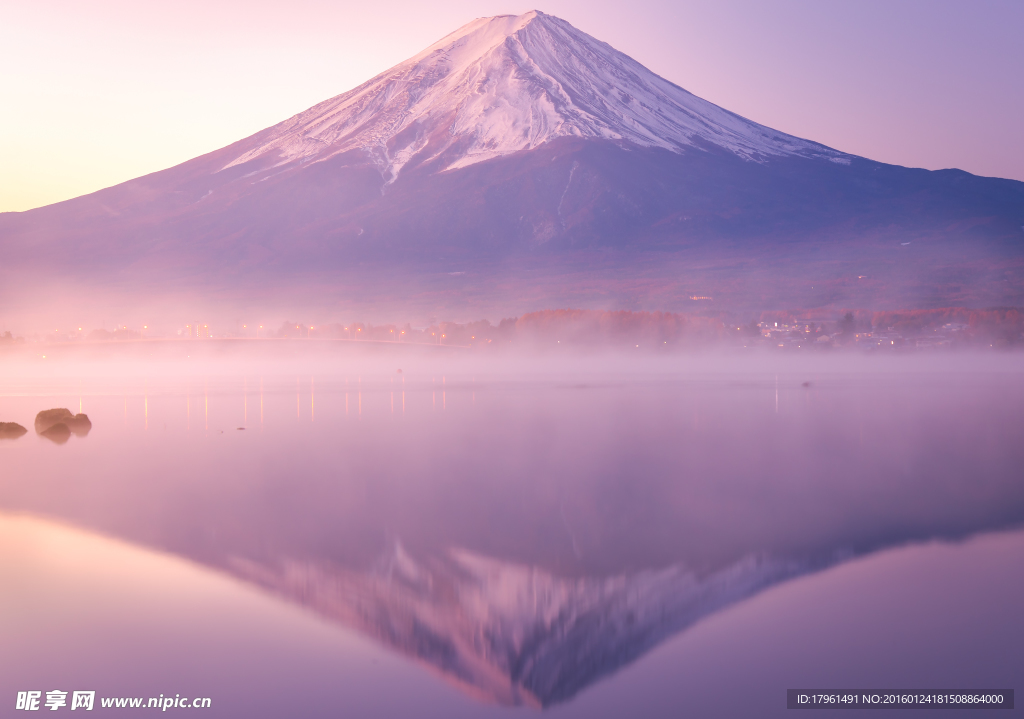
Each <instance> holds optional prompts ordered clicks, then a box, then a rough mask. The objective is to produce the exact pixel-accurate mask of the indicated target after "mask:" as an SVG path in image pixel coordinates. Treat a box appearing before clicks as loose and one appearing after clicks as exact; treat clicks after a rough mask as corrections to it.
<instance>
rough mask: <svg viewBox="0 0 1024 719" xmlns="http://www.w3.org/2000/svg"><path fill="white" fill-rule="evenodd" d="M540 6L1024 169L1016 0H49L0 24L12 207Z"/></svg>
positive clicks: (1001, 172)
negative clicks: (475, 23)
mask: <svg viewBox="0 0 1024 719" xmlns="http://www.w3.org/2000/svg"><path fill="white" fill-rule="evenodd" d="M534 7H536V8H537V9H540V10H543V11H545V12H548V13H550V14H553V15H558V16H559V17H562V18H564V19H566V20H568V21H569V22H571V23H573V24H574V25H576V26H577V27H578V28H580V29H582V30H584V31H585V32H588V33H590V34H591V35H594V36H595V37H597V38H599V39H601V40H604V41H606V42H608V43H610V44H611V45H613V46H615V47H616V48H618V49H619V50H621V51H623V52H625V53H627V54H629V55H632V56H633V57H634V58H636V59H637V60H639V61H640V62H642V63H644V64H645V65H647V66H648V67H649V68H651V69H652V70H654V71H655V72H657V73H659V74H661V75H663V76H664V77H666V78H668V79H670V80H672V81H673V82H676V83H677V84H679V85H681V86H682V87H684V88H686V89H687V90H690V91H691V92H693V93H695V94H697V95H700V96H701V97H704V98H706V99H708V100H711V101H712V102H715V103H717V104H719V105H721V106H723V107H725V108H727V109H729V110H732V111H734V112H737V113H739V114H741V115H744V116H746V117H749V118H750V119H752V120H755V121H757V122H760V123H763V124H765V125H768V126H770V127H774V128H776V129H778V130H782V131H784V132H788V133H791V134H794V135H798V136H801V137H805V138H808V139H811V140H816V141H818V142H822V143H825V144H827V145H831V146H833V147H835V148H837V149H840V150H843V151H845V152H851V153H855V154H859V155H864V156H867V157H871V158H873V159H877V160H882V161H885V162H892V163H896V164H901V165H909V166H917V167H926V168H930V169H938V168H944V167H959V168H962V169H965V170H968V171H970V172H974V173H977V174H981V175H994V176H1001V177H1012V178H1016V179H1021V180H1024V133H1022V132H1021V129H1020V128H1021V126H1022V124H1024V91H1022V89H1021V88H1022V86H1024V83H1022V79H1021V78H1022V77H1024V42H1022V41H1021V38H1020V31H1021V28H1024V3H1021V2H1019V1H1018V0H989V1H985V2H975V3H966V2H946V1H940V0H927V1H925V0H901V1H900V2H896V3H894V2H891V1H888V2H878V1H875V0H858V2H846V3H839V2H822V1H820V0H813V1H805V0H789V1H784V2H764V1H763V0H733V1H731V2H724V1H721V0H720V1H718V2H680V1H679V0H673V1H671V2H667V1H665V0H637V1H636V2H632V3H622V2H621V1H615V2H612V0H585V1H584V0H550V1H549V2H547V3H545V4H541V5H537V4H535V3H534V4H531V5H515V4H512V5H509V4H508V3H499V2H492V1H490V0H484V1H479V0H477V1H474V2H470V1H469V0H450V1H449V2H445V3H443V4H438V3H429V4H427V3H419V2H411V1H410V0H378V2H374V3H346V2H337V1H333V2H328V1H326V0H289V2H287V3H284V2H275V1H271V0H246V1H245V2H242V1H241V0H229V1H224V2H216V1H212V0H175V1H174V2H170V1H168V0H150V1H149V2H146V3H139V2H135V0H85V1H81V0H80V1H78V2H72V1H68V0H37V1H36V2H32V3H18V4H16V5H15V4H9V5H8V6H7V7H6V8H5V10H4V21H3V23H0V67H3V68H4V71H3V72H2V73H0V97H2V98H3V108H4V112H2V113H0V211H3V210H24V209H28V208H31V207H36V206H39V205H44V204H48V203H51V202H56V201H59V200H63V199H67V198H69V197H74V196H76V195H80V194H84V193H86V192H91V191H93V190H96V189H99V188H101V187H106V186H109V185H112V184H116V183H118V182H122V181H124V180H128V179H131V178H132V177H137V176H139V175H142V174H145V173H148V172H153V171H155V170H160V169H163V168H165V167H169V166H171V165H174V164H177V163H179V162H183V161H185V160H187V159H189V158H191V157H194V156H196V155H199V154H202V153H204V152H208V151H210V150H214V149H216V148H218V147H221V146H223V145H226V144H228V143H230V142H232V141H234V140H237V139H240V138H242V137H244V136H246V135H249V134H251V133H253V132H256V131H257V130H260V129H262V128H264V127H267V126H269V125H272V124H274V123H276V122H278V121H280V120H283V119H285V118H286V117H288V116H290V115H292V114H294V113H296V112H298V111H300V110H303V109H305V108H306V107H308V106H310V105H313V104H315V103H317V102H319V101H321V100H324V99H327V98H329V97H331V96H333V95H336V94H338V93H341V92H344V91H345V90H348V89H350V88H352V87H354V86H355V85H358V84H360V83H361V82H363V81H364V80H367V79H369V78H370V77H372V76H373V75H375V74H376V73H378V72H380V71H382V70H385V69H387V68H388V67H390V66H392V65H394V64H395V63H397V62H400V61H401V60H404V59H405V58H407V57H409V56H411V55H413V54H415V53H417V52H418V51H420V50H421V49H423V48H424V47H426V46H427V45H429V44H430V43H432V42H434V41H436V40H438V39H439V38H441V37H442V36H444V35H446V34H447V33H449V32H451V31H452V30H454V29H456V28H457V27H459V26H460V25H462V24H464V23H465V22H468V21H469V20H471V19H473V18H475V17H479V16H482V15H496V14H502V13H517V14H518V13H521V12H525V11H526V10H529V9H533V8H534Z"/></svg>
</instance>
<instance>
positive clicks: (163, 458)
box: [0, 357, 1024, 717]
mask: <svg viewBox="0 0 1024 719" xmlns="http://www.w3.org/2000/svg"><path fill="white" fill-rule="evenodd" d="M401 361H402V364H405V365H406V366H405V367H403V372H402V373H398V372H397V371H396V369H397V368H396V367H395V366H394V365H396V364H398V360H394V361H393V360H392V359H388V358H387V357H384V358H381V357H377V358H373V359H367V358H362V359H358V360H356V359H352V358H347V359H346V358H337V359H331V360H325V359H323V358H321V359H318V360H316V361H312V360H309V361H305V360H301V359H292V360H289V361H287V362H275V363H270V362H246V361H241V360H239V359H238V358H234V359H223V360H218V361H211V362H207V363H205V364H203V365H196V364H188V363H184V362H178V363H174V362H162V363H158V364H141V363H134V364H131V363H128V364H117V363H113V364H110V363H107V364H90V365H89V366H88V367H79V366H75V365H74V363H68V362H66V363H64V364H61V365H52V366H47V365H45V363H42V362H38V363H35V364H27V365H23V366H18V368H17V371H16V372H9V373H8V374H7V375H6V376H5V377H4V379H3V380H2V381H0V390H2V391H0V395H2V396H0V421H17V422H20V423H21V424H23V425H25V426H26V427H29V428H30V431H29V434H27V435H26V436H24V437H21V438H20V439H16V440H4V441H2V442H0V463H2V466H3V471H2V475H0V571H2V576H3V577H4V580H3V582H2V583H0V609H2V612H0V637H2V645H3V649H2V652H0V702H4V703H8V704H10V706H12V707H13V702H14V701H15V696H16V693H17V692H18V691H23V690H42V691H43V692H45V691H49V690H53V689H61V690H65V691H73V690H95V691H96V692H97V696H98V697H122V696H123V697H145V698H148V697H156V696H158V695H160V694H163V695H165V696H174V695H176V694H180V695H182V696H186V697H197V696H198V697H210V698H211V704H212V706H211V708H210V709H209V710H205V711H204V712H203V714H204V716H225V717H264V716H265V717H288V716H381V717H398V716H402V717H408V716H417V717H420V716H422V717H430V716H437V717H470V716H480V715H488V714H494V713H500V714H501V715H502V716H509V712H510V711H518V712H533V711H536V710H538V709H541V710H543V711H545V712H547V713H551V714H555V715H562V714H564V715H574V716H587V717H594V716H598V717H601V716H607V717H619V716H680V715H682V714H683V713H693V714H694V715H699V716H776V715H777V716H784V715H786V714H787V710H786V709H785V708H784V707H785V689H786V688H787V687H878V688H882V687H889V688H939V687H950V688H986V687H987V688H995V687H1000V688H1018V689H1019V688H1020V687H1016V683H1017V681H1018V679H1019V677H1020V676H1021V675H1022V670H1024V650H1022V647H1024V618H1022V614H1021V611H1020V607H1021V604H1020V600H1021V597H1024V578H1022V576H1024V574H1022V570H1024V533H1022V532H1021V530H1020V527H1021V526H1022V521H1024V480H1022V474H1024V473H1022V469H1021V468H1022V467H1024V442H1022V441H1021V440H1022V432H1021V430H1022V428H1024V371H1021V363H1020V362H1019V361H1016V360H1015V358H1013V357H1002V358H994V359H993V358H981V359H969V360H965V359H963V358H961V359H958V360H956V361H953V360H948V361H930V362H913V363H912V362H910V361H901V362H896V361H891V360H885V361H882V360H878V361H875V362H862V363H860V364H856V365H854V366H851V365H849V363H846V364H842V363H840V362H835V361H833V362H816V363H814V364H808V363H805V364H802V365H774V366H766V365H765V364H764V363H759V362H757V361H747V362H736V361H732V362H725V363H718V362H715V361H712V360H706V359H705V360H702V361H700V362H699V363H698V362H695V361H689V360H686V361H684V360H659V361H657V362H655V361H651V362H648V363H646V364H644V363H640V364H637V363H633V364H630V365H616V364H615V363H613V362H610V361H606V362H599V361H580V362H570V361H561V362H559V363H558V364H557V365H555V366H546V365H541V364H539V363H529V364H527V365H523V366H514V365H507V366H506V365H502V366H500V367H499V366H497V365H495V364H493V363H491V364H487V363H484V364H477V365H473V364H470V363H467V362H457V361H455V360H450V361H445V360H438V359H434V360H430V361H428V360H426V359H422V358H421V359H415V358H403V359H402V360H401ZM50 407H68V408H69V409H72V410H73V411H75V412H78V411H80V410H81V411H84V412H86V413H87V414H88V415H89V417H90V418H91V419H92V422H93V429H92V431H91V432H90V433H89V434H88V436H86V437H77V436H72V437H71V438H70V439H69V440H68V441H67V442H66V443H63V444H58V443H55V442H52V441H50V440H47V439H45V438H42V437H39V436H37V435H36V434H35V432H34V431H32V429H31V425H32V420H33V418H34V416H35V413H36V412H38V411H39V410H42V409H47V408H50ZM240 428H242V429H240ZM44 697H45V694H44ZM97 702H98V700H97ZM510 707H512V709H510ZM64 710H67V708H65V709H64ZM97 710H98V711H101V709H100V707H99V706H97ZM106 711H108V712H112V713H115V714H118V715H131V714H133V713H142V714H150V713H152V710H149V711H146V710H145V709H143V710H139V711H137V712H132V711H131V710H129V709H121V710H116V711H115V710H114V709H109V710H106ZM172 711H183V710H177V709H172ZM959 714H960V715H963V712H959ZM4 715H6V714H4ZM918 715H921V714H920V713H918ZM985 715H986V716H987V714H985Z"/></svg>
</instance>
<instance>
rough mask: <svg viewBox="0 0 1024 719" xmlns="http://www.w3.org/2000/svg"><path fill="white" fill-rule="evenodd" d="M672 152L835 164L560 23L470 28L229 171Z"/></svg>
mask: <svg viewBox="0 0 1024 719" xmlns="http://www.w3.org/2000/svg"><path fill="white" fill-rule="evenodd" d="M565 136H575V137H583V138H600V139H607V140H624V141H627V142H630V143H633V144H636V145H641V146H644V147H661V148H665V149H668V150H673V151H680V150H682V149H684V148H687V147H694V146H695V145H697V144H698V143H709V144H711V145H716V146H718V147H721V148H725V149H727V150H730V151H732V152H734V153H736V154H737V155H740V156H742V157H745V158H748V159H757V158H760V157H765V156H772V155H802V156H820V157H824V158H828V159H833V160H836V161H839V162H845V161H846V160H845V159H844V156H843V155H842V154H841V153H838V152H835V151H833V150H829V149H827V148H825V147H823V146H821V145H817V144H815V143H812V142H808V141H806V140H801V139H799V138H796V137H792V136H789V135H785V134H783V133H780V132H776V131H774V130H771V129H769V128H767V127H764V126H762V125H758V124H756V123H753V122H750V121H749V120H746V119H744V118H742V117H739V116H738V115H734V114H732V113H730V112H727V111H725V110H723V109H722V108H720V107H718V106H716V105H713V104H711V103H710V102H707V101H705V100H702V99H700V98H698V97H695V96H694V95H691V94H690V93H688V92H686V91H685V90H683V89H682V88H680V87H678V86H676V85H673V84H672V83H670V82H668V81H667V80H665V79H663V78H661V77H659V76H657V75H655V74H654V73H652V72H651V71H650V70H648V69H647V68H645V67H643V66H642V65H640V64H639V63H638V62H636V61H635V60H632V59H631V58H629V57H627V56H626V55H623V54H622V53H620V52H618V51H616V50H615V49H613V48H612V47H610V46H609V45H607V44H605V43H603V42H600V41H598V40H595V39H594V38H592V37H590V36H589V35H587V34H585V33H582V32H580V31H579V30H577V29H576V28H574V27H573V26H572V25H570V24H569V23H567V22H565V21H564V20H559V19H558V18H555V17H552V16H550V15H544V14H543V13H540V12H536V11H534V12H529V13H526V14H525V15H519V16H512V15H505V16H499V17H493V18H480V19H478V20H474V21H473V22H471V23H469V24H468V25H465V26H464V27H462V28H460V29H459V30H457V31H455V32H454V33H452V34H451V35H449V36H447V37H445V38H444V39H442V40H441V41H439V42H438V43H436V44H434V45H432V46H430V47H429V48H427V49H426V50H424V51H423V52H421V53H420V54H419V55H416V56H415V57H413V58H411V59H409V60H407V61H405V62H403V63H401V64H399V65H397V66H395V67H393V68H392V69H390V70H388V71H387V72H384V73H383V74H381V75H378V76H377V77H375V78H373V79H372V80H370V81H369V82H367V83H365V84H363V85H361V86H360V87H357V88H355V89H354V90H351V91H349V92H346V93H344V94H342V95H339V96H337V97H335V98H332V99H330V100H327V101H325V102H322V103H320V104H319V105H316V106H314V107H312V108H310V109H309V110H306V111H305V112H303V113H300V114H298V115H296V116H295V117H292V118H290V119H289V120H286V121H284V122H282V123H280V124H279V125H276V126H275V127H273V128H270V129H269V131H268V134H267V135H266V136H265V137H263V138H262V139H261V141H260V144H259V145H258V146H256V147H254V148H252V149H250V150H249V151H248V152H246V153H244V154H243V155H241V156H239V157H237V158H236V159H234V160H233V161H232V162H231V163H229V165H228V166H229V167H230V166H231V165H236V164H240V163H243V162H247V161H248V160H251V159H254V158H256V157H259V156H261V155H264V154H267V153H273V154H272V156H276V158H277V161H278V162H280V163H287V162H290V161H293V160H300V159H301V160H303V161H315V160H322V159H326V158H328V157H331V156H333V155H336V154H338V153H341V152H345V151H348V150H355V149H361V150H365V151H367V152H369V153H370V154H371V156H372V157H373V158H374V160H375V162H377V164H378V166H379V167H380V168H381V170H382V172H383V174H384V175H385V177H386V178H387V179H388V180H394V179H395V178H396V177H397V176H398V173H399V171H400V170H401V168H402V167H403V166H404V165H406V164H407V163H409V162H410V161H412V160H413V159H414V158H415V159H416V160H417V162H429V161H431V160H434V159H438V160H439V161H440V162H439V165H438V169H451V168H458V167H465V166H467V165H471V164H473V163H476V162H480V161H481V160H486V159H489V158H492V157H497V156H501V155H507V154H510V153H513V152H518V151H520V150H526V149H532V148H535V147H537V146H538V145H541V144H543V143H545V142H548V141H549V140H553V139H555V138H558V137H565Z"/></svg>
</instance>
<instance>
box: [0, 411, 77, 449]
mask: <svg viewBox="0 0 1024 719" xmlns="http://www.w3.org/2000/svg"><path fill="white" fill-rule="evenodd" d="M91 429H92V422H91V421H90V420H89V417H88V416H87V415H84V414H74V413H73V412H72V411H71V410H69V409H64V408H63V407H61V408H58V409H44V410H43V411H42V412H40V413H39V414H37V415H36V434H38V435H39V436H40V437H45V438H46V439H48V440H50V441H51V442H56V443H57V444H64V443H65V442H67V441H68V439H70V438H71V435H75V436H76V437H84V436H85V435H87V434H89V430H91ZM27 432H28V430H27V429H25V428H24V427H22V426H21V425H20V424H18V423H17V422H0V439H17V438H18V437H20V436H22V435H23V434H26V433H27Z"/></svg>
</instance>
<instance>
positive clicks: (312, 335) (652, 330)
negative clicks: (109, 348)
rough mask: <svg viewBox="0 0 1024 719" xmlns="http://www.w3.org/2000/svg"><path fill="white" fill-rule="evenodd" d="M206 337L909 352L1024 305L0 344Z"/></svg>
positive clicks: (112, 333) (4, 341) (280, 329)
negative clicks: (740, 317) (852, 349)
mask: <svg viewBox="0 0 1024 719" xmlns="http://www.w3.org/2000/svg"><path fill="white" fill-rule="evenodd" d="M168 340H179V341H189V340H193V341H203V340H267V341H282V340H309V341H312V340H318V341H321V342H323V341H339V342H367V343H375V344H379V343H395V344H409V345H420V346H424V345H435V346H442V347H452V348H456V347H458V348H467V349H470V348H475V349H479V350H486V351H506V350H509V349H512V348H523V349H530V350H543V349H552V350H557V349H561V348H572V347H577V348H608V349H629V350H634V351H635V350H642V351H670V350H680V349H697V348H714V347H731V348H748V349H752V348H757V347H766V348H775V349H784V350H788V349H802V350H815V351H820V350H827V349H851V348H861V349H868V350H872V349H873V350H890V351H897V350H898V351H906V350H910V349H935V348H970V347H977V348H1012V347H1017V346H1024V308H1017V307H1005V308H989V309H969V308H964V307H948V308H941V309H927V310H922V309H910V310H886V311H868V310H856V309H851V310H839V311H830V312H822V311H818V310H787V311H765V312H762V313H760V314H759V315H757V316H754V317H748V318H744V319H741V320H737V319H736V318H735V317H730V316H728V315H726V314H725V313H714V312H707V313H702V314H684V313H676V312H631V311H626V310H621V311H604V310H584V309H556V310H541V311H538V312H529V313H526V314H524V315H522V316H520V317H514V318H506V319H502V320H500V321H498V322H496V323H492V322H491V321H489V320H479V321H476V322H434V323H431V324H430V325H428V326H426V327H414V326H413V325H412V324H411V323H404V324H398V323H393V324H369V323H364V322H357V321H354V322H348V323H341V322H330V323H326V324H316V325H314V324H306V323H303V322H294V321H285V322H283V323H281V324H279V325H278V326H276V327H274V328H266V327H264V326H262V325H238V326H233V327H230V328H228V327H217V326H216V325H212V324H198V323H197V324H192V325H186V326H184V327H182V328H179V329H176V330H173V331H169V332H167V331H165V332H160V331H158V330H155V329H153V330H151V329H149V328H148V327H146V328H131V327H129V326H127V325H122V326H120V327H117V328H115V329H112V330H108V329H92V330H88V331H83V330H75V331H73V332H69V333H65V334H63V335H62V334H60V333H59V332H58V333H56V334H38V335H29V337H28V338H25V337H20V336H15V335H13V334H12V333H11V332H9V331H7V332H0V348H3V347H14V346H19V345H25V344H36V343H54V342H57V343H112V342H133V343H134V342H166V341H168Z"/></svg>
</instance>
